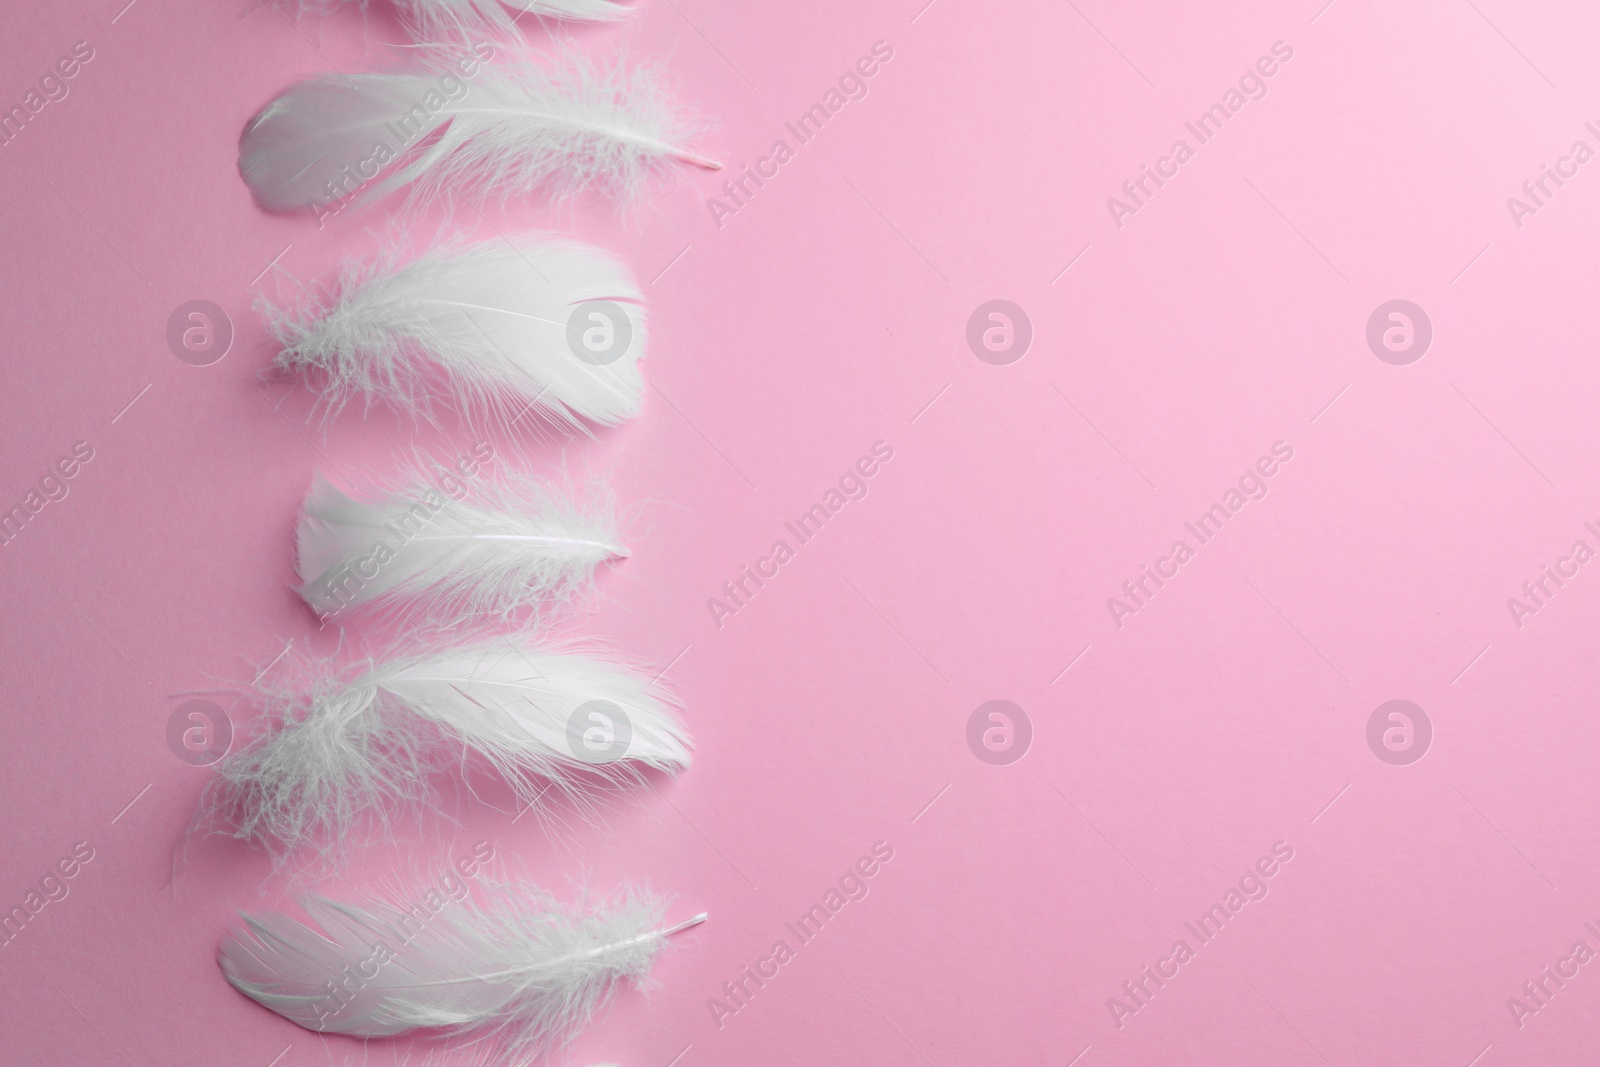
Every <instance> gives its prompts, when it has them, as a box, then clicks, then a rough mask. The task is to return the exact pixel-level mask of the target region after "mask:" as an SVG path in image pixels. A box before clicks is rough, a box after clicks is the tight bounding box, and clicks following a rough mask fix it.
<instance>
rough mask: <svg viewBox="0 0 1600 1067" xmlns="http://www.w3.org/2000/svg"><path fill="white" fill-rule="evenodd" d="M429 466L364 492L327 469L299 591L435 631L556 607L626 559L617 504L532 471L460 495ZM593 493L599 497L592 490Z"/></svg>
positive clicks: (315, 605) (309, 514)
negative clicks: (348, 488)
mask: <svg viewBox="0 0 1600 1067" xmlns="http://www.w3.org/2000/svg"><path fill="white" fill-rule="evenodd" d="M435 482H436V479H435V478H431V477H429V475H428V473H427V472H426V471H423V470H419V471H416V472H414V473H413V474H412V475H411V476H410V477H409V478H407V479H406V480H405V481H404V482H402V483H401V484H399V485H397V486H395V487H393V488H390V489H386V490H380V491H378V492H376V493H374V494H372V495H371V496H369V497H368V498H367V499H364V500H362V499H357V498H355V497H352V496H350V495H349V494H347V493H345V492H343V491H341V490H339V489H337V488H335V487H334V486H333V485H331V484H329V483H328V481H327V480H326V479H324V478H322V477H321V476H320V475H319V476H318V477H317V478H316V479H315V480H314V481H313V482H312V485H311V491H310V493H308V494H307V496H306V501H305V511H304V513H303V514H302V516H301V518H300V529H299V537H298V541H297V545H298V553H297V563H298V567H299V573H300V581H301V583H302V584H301V586H300V596H301V597H302V598H304V600H305V602H306V603H307V604H308V605H310V607H311V608H312V610H313V611H316V612H317V613H318V614H319V615H320V616H322V617H323V618H324V619H327V618H330V617H333V616H337V615H339V614H341V613H342V612H344V611H346V610H347V609H357V610H359V609H366V608H372V609H375V610H378V611H383V612H385V613H387V614H389V615H393V616H396V617H399V618H403V619H406V620H409V621H416V622H420V623H422V624H424V625H426V626H428V627H431V628H439V627H446V626H454V625H456V624H458V623H459V622H461V621H463V620H471V619H477V618H482V617H485V616H487V617H496V618H505V617H507V616H510V615H513V614H517V613H520V612H522V611H524V610H525V609H541V608H545V607H548V606H549V605H551V604H559V603H561V602H563V601H565V600H567V599H569V598H570V597H572V596H573V595H574V594H576V593H578V592H580V591H581V590H583V589H585V588H587V587H588V585H589V584H590V582H591V580H592V578H593V575H594V571H595V568H596V567H598V566H599V565H600V564H601V563H603V562H605V561H606V560H607V559H611V558H615V557H620V556H626V555H627V554H628V550H627V549H625V548H623V547H622V546H621V545H619V544H618V543H617V535H616V529H615V525H614V523H613V522H612V519H611V515H610V510H609V508H606V507H603V506H596V505H594V504H589V505H588V506H587V507H586V506H584V505H582V504H580V503H579V502H578V501H577V500H575V499H574V498H573V497H572V496H570V495H569V494H567V493H565V492H563V491H562V490H561V489H559V488H558V487H556V486H553V485H548V484H544V483H541V482H539V481H538V480H536V479H534V478H532V477H530V476H527V475H523V474H502V475H500V476H498V477H491V478H488V479H484V480H479V481H476V482H474V483H473V484H472V485H471V487H470V490H469V491H468V492H467V495H466V496H465V497H464V498H462V499H457V498H455V497H452V496H449V495H446V494H445V493H444V492H443V491H441V489H440V488H439V487H438V486H437V485H436V484H435ZM591 496H593V494H591Z"/></svg>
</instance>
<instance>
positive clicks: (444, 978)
mask: <svg viewBox="0 0 1600 1067" xmlns="http://www.w3.org/2000/svg"><path fill="white" fill-rule="evenodd" d="M485 897H486V899H485V901H484V902H483V903H482V904H480V903H478V902H477V901H475V900H473V899H472V898H471V897H467V898H465V899H463V900H462V901H460V902H459V903H452V902H444V903H442V904H441V906H440V907H439V908H437V909H435V908H432V907H430V906H429V905H426V904H419V905H417V906H416V907H412V908H410V909H405V908H402V907H395V906H393V905H390V904H387V903H373V904H368V905H365V906H362V907H357V906H355V905H353V904H347V903H341V902H338V901H334V900H330V899H328V898H326V897H321V896H311V897H308V898H306V899H305V900H303V901H302V907H303V908H304V909H305V912H306V914H307V915H309V916H310V917H311V919H312V920H313V921H314V922H315V923H316V924H317V926H319V927H320V928H321V932H320V933H319V932H318V931H316V930H313V929H311V928H310V927H308V926H306V925H305V924H303V923H301V922H298V921H296V920H295V919H293V918H290V917H289V916H287V915H283V914H281V913H271V914H266V915H259V916H252V915H243V916H242V918H243V920H244V922H245V925H246V927H247V928H248V929H247V930H239V931H235V932H233V933H231V934H230V935H228V936H227V937H226V938H224V940H223V942H222V947H221V949H220V950H219V952H218V954H217V963H218V965H219V966H220V967H221V968H222V973H223V974H224V975H226V976H227V979H228V981H229V982H231V983H232V984H233V987H234V988H235V989H237V990H238V991H239V992H241V993H243V994H244V995H246V996H248V997H250V998H251V999H253V1000H255V1001H257V1002H258V1003H260V1004H262V1005H263V1006H265V1007H267V1008H270V1009H271V1010H273V1011H275V1012H277V1013H278V1014H279V1015H282V1016H283V1017H284V1018H286V1019H288V1020H290V1021H291V1022H294V1023H298V1024H299V1025H300V1026H303V1027H305V1028H306V1029H308V1030H313V1031H316V1032H318V1033H336V1034H349V1035H352V1036H356V1037H390V1036H393V1035H396V1034H403V1033H406V1032H408V1031H412V1030H430V1031H436V1032H442V1033H444V1034H472V1035H474V1036H483V1035H489V1034H498V1035H499V1037H500V1039H501V1040H502V1041H503V1042H504V1044H505V1046H506V1049H507V1052H508V1054H509V1055H510V1057H511V1059H512V1061H513V1062H517V1063H528V1062H531V1061H532V1060H533V1059H535V1058H536V1057H537V1056H538V1055H540V1054H541V1053H543V1052H544V1051H546V1050H547V1049H550V1048H552V1047H559V1046H560V1045H562V1044H564V1043H565V1042H566V1041H568V1040H570V1039H571V1038H572V1037H573V1036H574V1035H575V1034H576V1033H577V1031H579V1030H581V1029H582V1028H583V1027H584V1026H585V1025H587V1024H588V1022H589V1021H590V1019H591V1018H592V1017H593V1016H594V1013H595V1012H596V1010H598V1009H599V1008H600V1007H601V1006H602V1005H603V1004H604V1003H605V1001H606V1000H607V998H608V997H609V996H610V994H611V992H612V990H613V989H614V988H615V986H616V984H617V983H618V982H619V981H621V980H623V979H630V980H632V981H634V982H636V983H639V984H643V983H644V981H645V979H646V977H647V975H648V973H649V970H650V965H651V963H652V961H653V960H654V958H655V956H656V954H657V953H658V952H660V951H661V949H662V948H663V947H664V946H665V944H666V939H667V937H668V936H669V935H671V934H673V933H676V932H677V931H679V930H683V929H687V928H688V927H690V926H693V925H695V924H697V923H700V922H703V921H705V918H706V916H705V915H704V914H703V913H702V914H700V915H696V916H695V917H693V918H691V919H688V920H686V921H684V922H681V923H678V924H677V925H675V926H670V927H663V926H662V922H663V916H664V915H665V913H666V905H665V903H664V902H663V901H662V900H661V899H660V898H659V897H657V896H655V895H654V894H652V893H650V892H649V891H648V890H646V889H640V888H629V889H624V890H622V891H620V892H618V893H617V894H615V895H613V896H612V897H611V898H610V899H608V900H601V901H596V902H592V903H591V902H584V901H580V902H578V903H575V904H571V905H562V904H560V903H559V902H557V901H556V900H554V899H553V898H552V897H551V896H550V895H549V894H547V893H545V892H543V891H541V890H539V889H536V888H534V887H532V886H527V885H512V886H502V887H499V888H498V889H492V890H488V891H486V892H485ZM352 978H353V979H354V981H352V980H351V979H352ZM352 986H354V987H355V988H351V987H352Z"/></svg>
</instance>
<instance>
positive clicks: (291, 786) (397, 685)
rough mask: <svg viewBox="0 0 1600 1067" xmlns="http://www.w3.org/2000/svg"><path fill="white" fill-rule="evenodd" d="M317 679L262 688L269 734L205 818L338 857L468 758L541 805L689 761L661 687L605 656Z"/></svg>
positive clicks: (330, 674) (454, 653)
mask: <svg viewBox="0 0 1600 1067" xmlns="http://www.w3.org/2000/svg"><path fill="white" fill-rule="evenodd" d="M309 673H310V675H311V678H310V681H309V683H308V684H306V685H303V686H298V687H294V688H291V689H287V690H279V689H277V688H269V687H262V688H261V689H260V693H259V697H260V703H261V704H262V705H263V708H264V711H265V718H266V721H267V723H268V729H267V730H266V732H265V733H264V734H262V735H261V736H260V737H258V738H257V739H256V740H255V741H254V742H253V743H251V744H250V745H248V746H246V747H245V748H243V749H241V750H240V751H238V752H236V753H234V754H232V755H230V756H228V757H226V758H224V759H223V760H222V761H221V762H220V763H218V764H217V772H218V773H217V776H216V777H215V778H213V779H212V781H211V783H210V784H209V785H208V786H207V788H206V792H205V795H204V796H203V798H202V822H205V823H212V824H215V823H216V822H221V823H223V824H226V825H230V826H231V830H230V832H231V834H232V836H234V837H236V838H240V839H244V840H249V841H253V842H256V843H258V844H261V845H263V846H265V847H266V848H268V849H269V850H270V851H272V852H273V853H274V854H275V855H276V856H277V857H278V858H279V859H280V860H281V859H283V858H284V857H285V856H287V855H288V854H289V853H290V852H293V851H294V850H296V849H298V848H300V847H302V846H306V845H319V844H322V843H324V842H325V843H326V847H327V848H328V849H330V850H333V851H337V850H338V849H339V847H340V846H341V845H342V844H343V843H344V841H345V840H346V839H347V837H348V835H349V833H350V831H351V830H352V828H353V826H354V825H355V823H356V821H357V820H358V819H360V818H362V817H365V816H376V817H378V818H380V819H383V818H387V816H388V814H389V812H390V811H391V810H392V809H393V808H394V807H396V806H398V805H403V804H408V803H409V804H416V803H420V802H423V801H425V800H427V799H428V798H429V797H430V796H431V789H430V779H431V778H432V777H433V776H434V775H435V774H437V773H439V772H442V771H443V770H445V769H446V768H447V767H450V766H453V765H455V764H457V763H458V762H459V761H460V760H461V758H462V756H463V755H464V754H468V753H470V754H475V755H476V756H477V757H478V758H480V759H482V760H484V761H486V762H487V763H488V764H490V765H491V766H492V767H493V768H494V769H495V770H496V771H497V772H498V773H499V774H500V775H501V777H503V778H504V779H505V780H506V781H507V782H508V783H509V784H510V785H511V786H512V788H513V789H514V790H515V791H516V793H517V796H518V798H519V799H520V800H522V801H523V802H525V803H526V804H528V805H530V806H536V805H538V804H539V803H540V800H541V798H542V797H543V796H544V794H545V793H546V792H547V791H548V790H549V789H551V788H554V789H557V790H559V791H561V792H562V793H564V794H566V795H568V796H571V797H573V798H575V799H581V798H582V791H583V786H584V785H585V783H586V782H589V781H592V780H593V779H596V778H598V779H599V780H600V781H601V782H605V783H610V784H614V785H615V784H623V783H626V782H629V781H638V780H639V779H640V777H641V775H642V772H643V769H644V768H647V767H648V768H654V769H656V770H660V771H664V772H666V773H668V774H676V773H678V772H679V771H682V770H683V769H685V768H687V767H688V766H689V761H690V755H689V738H688V735H687V733H686V732H685V731H684V729H683V727H682V726H681V725H680V724H679V723H678V721H677V718H676V716H675V715H674V713H673V711H672V708H671V707H670V706H669V704H668V703H667V701H666V700H664V699H663V698H662V697H661V696H660V695H658V693H657V692H656V691H654V690H653V688H652V683H651V682H649V681H647V680H646V679H644V678H643V677H642V676H640V675H638V674H636V673H634V672H632V671H630V670H628V669H626V668H624V667H621V666H619V665H617V664H616V663H614V662H612V661H611V660H610V659H608V658H605V657H603V656H600V655H597V654H593V653H578V652H574V651H570V650H567V649H562V648H555V649H551V648H545V649H535V648H519V647H516V646H514V645H512V644H510V643H509V642H507V641H505V640H504V639H499V640H491V641H482V642H477V643H473V644H468V645H465V646H462V647H459V648H453V649H448V650H445V651H440V652H431V653H424V654H420V655H414V656H408V657H403V658H398V659H393V660H388V661H384V662H372V661H369V662H367V663H365V664H362V665H361V666H360V669H359V670H358V671H357V673H355V674H354V675H353V676H351V675H350V674H349V672H346V671H341V670H340V669H338V668H337V667H335V666H334V665H332V664H331V663H329V662H327V661H323V662H321V663H316V664H312V665H311V666H310V668H309Z"/></svg>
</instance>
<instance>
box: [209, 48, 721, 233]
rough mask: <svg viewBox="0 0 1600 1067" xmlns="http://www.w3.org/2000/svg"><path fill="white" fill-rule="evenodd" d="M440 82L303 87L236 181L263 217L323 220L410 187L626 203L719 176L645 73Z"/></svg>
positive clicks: (652, 74) (264, 126)
mask: <svg viewBox="0 0 1600 1067" xmlns="http://www.w3.org/2000/svg"><path fill="white" fill-rule="evenodd" d="M463 62H464V63H466V64H469V65H474V66H476V63H477V61H476V60H473V59H467V60H464V61H463ZM441 71H442V72H434V73H420V74H419V73H401V74H351V75H347V76H346V75H340V76H324V77H320V78H315V79H312V80H310V81H304V82H301V83H300V84H298V85H296V86H294V87H292V88H291V89H289V90H288V91H287V92H285V93H284V94H283V95H281V96H279V97H278V98H277V99H276V100H274V101H272V103H270V104H268V105H267V106H266V107H265V108H264V109H262V111H261V113H260V114H258V115H257V116H256V117H255V118H253V119H252V120H251V121H250V122H249V123H248V124H247V125H246V126H245V130H244V133H243V134H242V135H241V137H240V139H239V173H240V174H241V176H243V178H244V180H245V183H246V184H247V185H249V187H250V190H251V192H252V193H254V194H255V197H256V200H257V202H258V203H260V204H261V206H262V207H264V208H266V209H267V210H269V211H294V210H298V209H302V208H304V209H308V210H316V211H317V213H318V214H319V215H320V214H322V213H323V212H324V211H327V210H330V209H329V207H328V205H329V204H331V203H334V202H340V203H341V204H342V203H343V202H346V201H347V199H348V198H349V197H352V196H355V195H356V194H357V193H358V192H360V194H361V198H362V199H363V200H364V201H371V200H374V199H377V198H379V197H382V196H384V195H386V194H388V193H391V192H394V191H395V190H397V189H400V188H403V187H405V186H408V185H410V186H413V189H412V195H413V196H414V197H416V198H418V199H419V200H429V199H432V198H435V197H438V196H440V195H441V194H443V193H446V192H451V191H454V192H460V191H462V190H464V189H467V188H473V189H481V190H485V191H488V190H497V191H499V192H500V193H501V195H503V196H507V197H511V196H522V195H526V194H528V193H531V192H533V191H535V190H536V189H539V188H541V187H543V188H544V189H545V190H546V191H547V192H549V193H551V194H552V195H554V196H556V197H558V198H559V197H563V196H568V195H571V194H574V193H577V192H579V191H581V190H584V189H598V190H600V191H601V192H604V193H606V194H607V195H610V196H612V197H614V198H616V199H617V200H618V201H620V202H627V201H631V200H633V199H634V198H635V197H636V196H637V195H638V194H639V193H640V191H641V190H642V189H643V187H644V185H645V182H646V180H647V179H648V178H649V176H650V175H651V174H653V173H656V172H658V171H660V170H662V169H663V168H664V167H665V166H667V165H668V164H669V163H670V162H671V161H673V160H678V161H681V162H685V163H691V164H694V165H696V166H701V167H708V168H712V169H715V168H718V167H720V166H721V164H719V163H716V162H715V161H713V160H709V159H706V158H704V157H703V156H699V155H697V154H695V153H693V152H691V151H689V150H688V149H687V148H686V147H684V144H685V142H686V141H687V140H688V138H689V137H690V136H691V135H692V133H693V131H694V127H693V125H692V124H690V123H688V122H686V121H685V120H684V119H683V118H681V117H680V116H679V114H678V113H677V110H676V109H675V108H674V106H673V105H672V104H671V103H670V101H669V100H668V99H667V97H666V95H665V93H664V92H663V91H662V89H661V88H660V86H659V84H658V72H657V70H656V68H655V67H653V66H651V65H648V64H645V65H639V66H635V67H631V68H629V67H625V66H623V65H622V64H621V63H620V62H619V63H616V64H613V65H608V66H600V65H595V64H593V63H591V62H589V61H588V60H585V59H583V58H581V57H579V56H576V55H568V56H566V57H565V58H564V59H563V60H562V61H561V62H560V63H559V65H558V66H556V67H553V68H545V67H541V66H539V65H537V64H535V63H532V62H530V61H528V60H526V59H516V60H507V61H504V62H502V63H498V64H495V65H488V66H481V67H477V69H476V73H475V74H473V75H472V76H470V77H464V76H458V75H457V73H456V72H455V70H454V69H444V68H441ZM435 134H437V136H436V137H435V136H434V135H435ZM430 138H433V139H432V140H430ZM380 145H381V146H382V149H381V151H380V150H379V146H380ZM385 170H387V171H388V173H387V174H384V173H383V172H384V171H385Z"/></svg>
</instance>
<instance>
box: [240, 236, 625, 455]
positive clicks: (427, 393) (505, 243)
mask: <svg viewBox="0 0 1600 1067" xmlns="http://www.w3.org/2000/svg"><path fill="white" fill-rule="evenodd" d="M643 301H644V296H643V294H642V293H641V292H640V291H639V288H638V286H637V285H636V284H635V283H634V281H633V278H632V277H631V275H630V274H629V273H628V269H627V268H626V267H625V266H623V265H622V264H621V263H619V262H618V261H617V260H616V259H614V258H612V257H611V256H610V255H609V254H607V253H605V252H603V251H601V250H600V249H597V248H594V247H592V246H589V245H583V244H578V243H576V242H572V241H559V240H548V239H542V238H538V237H529V236H519V237H516V238H499V239H495V240H492V241H485V242H482V243H479V244H473V245H467V246H465V247H456V246H449V245H447V246H444V247H441V248H437V249H434V250H433V251H430V252H428V253H425V254H424V255H422V256H421V257H419V258H418V259H415V260H413V261H411V262H409V263H406V264H404V265H401V264H399V263H397V262H396V257H395V256H394V255H393V254H390V255H388V256H386V257H382V258H380V259H378V260H375V261H372V262H369V263H349V264H346V266H345V267H344V269H343V272H342V275H341V278H340V281H339V283H338V285H337V288H336V290H335V291H334V292H332V293H320V294H314V295H312V296H311V297H309V298H307V299H306V301H304V302H303V303H302V304H301V305H300V306H299V307H296V308H288V307H276V306H273V305H272V304H270V303H267V302H263V304H262V310H263V312H264V313H265V314H266V316H267V319H268V325H269V328H270V329H271V331H272V334H273V336H274V337H275V338H276V340H277V342H278V344H279V345H280V346H281V347H280V350H279V353H278V356H277V364H276V365H277V367H278V369H279V370H282V371H284V372H286V373H295V374H308V375H309V376H310V377H312V378H313V379H314V380H316V381H317V383H318V384H319V386H320V389H321V393H322V397H323V400H324V402H325V403H326V405H327V407H328V410H329V412H330V413H332V412H336V411H338V410H339V409H340V408H341V407H343V406H344V405H345V404H346V403H348V402H349V401H350V400H352V399H354V398H356V397H358V396H359V397H363V398H365V400H366V402H367V403H368V404H371V403H381V404H385V405H388V406H390V407H393V408H395V409H396V410H399V411H401V412H404V413H407V414H410V415H412V416H414V417H416V416H425V415H427V413H428V412H429V410H430V408H431V406H432V403H433V401H434V399H435V395H434V394H436V393H438V392H440V391H441V383H440V377H441V376H442V378H443V382H442V385H443V388H444V389H445V390H447V391H448V392H449V393H450V394H451V395H452V396H453V398H454V402H455V403H456V404H457V405H458V406H459V407H460V408H461V409H462V410H463V411H464V412H465V413H466V414H467V415H468V416H469V417H478V416H481V415H492V416H495V417H497V418H498V419H499V420H500V421H501V422H508V423H509V422H515V421H516V420H517V419H520V418H521V417H522V416H523V415H524V414H526V413H527V412H528V411H530V410H532V409H538V410H540V411H542V412H544V413H545V414H546V415H547V416H550V417H552V418H554V419H555V420H557V421H558V422H562V423H565V424H568V425H572V426H576V425H578V420H579V419H580V418H583V419H588V420H590V421H591V422H596V423H600V424H601V425H607V426H610V425H615V424H616V423H619V422H622V421H624V420H626V419H628V418H631V417H632V416H634V415H635V414H637V413H638V411H639V406H640V398H641V396H642V394H643V391H644V378H643V375H642V374H641V373H640V371H639V360H640V359H642V358H643V356H644V352H645V347H646V341H647V335H648V330H647V323H646V315H645V308H644V303H643ZM596 302H604V303H596ZM574 323H575V324H576V330H575V329H574V326H573V324H574Z"/></svg>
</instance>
